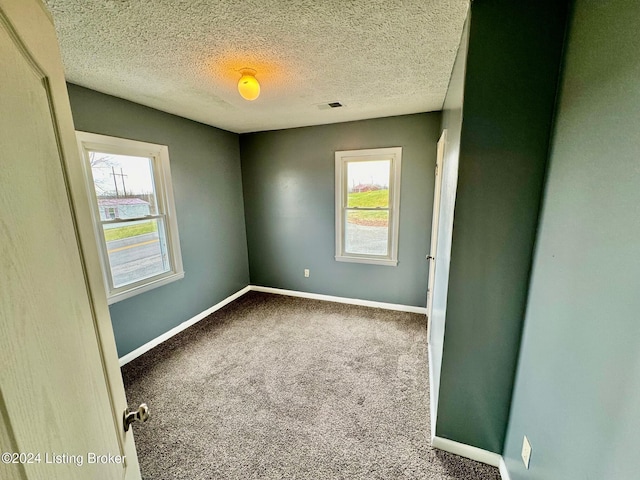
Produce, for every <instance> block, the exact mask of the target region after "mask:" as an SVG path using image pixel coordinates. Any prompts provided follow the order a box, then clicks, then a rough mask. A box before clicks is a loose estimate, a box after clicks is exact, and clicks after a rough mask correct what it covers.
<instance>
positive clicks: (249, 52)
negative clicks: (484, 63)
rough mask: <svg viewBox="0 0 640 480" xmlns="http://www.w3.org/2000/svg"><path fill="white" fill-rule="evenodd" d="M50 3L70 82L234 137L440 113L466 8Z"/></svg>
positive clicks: (378, 3) (358, 1) (366, 0)
mask: <svg viewBox="0 0 640 480" xmlns="http://www.w3.org/2000/svg"><path fill="white" fill-rule="evenodd" d="M45 3H46V5H47V6H48V7H49V9H50V11H51V13H52V15H53V18H54V21H55V24H56V29H57V31H58V37H59V39H60V45H61V50H62V57H63V61H64V65H65V71H66V76H67V80H68V81H70V82H72V83H76V84H78V85H82V86H85V87H88V88H92V89H94V90H98V91H101V92H104V93H108V94H111V95H115V96H117V97H122V98H126V99H128V100H132V101H135V102H138V103H141V104H143V105H148V106H150V107H154V108H157V109H159V110H163V111H166V112H170V113H174V114H177V115H180V116H183V117H187V118H190V119H193V120H197V121H199V122H202V123H206V124H209V125H213V126H216V127H220V128H223V129H225V130H230V131H233V132H238V133H243V132H253V131H259V130H274V129H279V128H290V127H298V126H305V125H317V124H324V123H334V122H343V121H348V120H359V119H363V118H375V117H385V116H391V115H401V114H407V113H416V112H427V111H434V110H440V109H441V108H442V103H443V101H444V96H445V93H446V89H447V85H448V82H449V76H450V74H451V69H452V66H453V62H454V60H455V55H456V51H457V47H458V42H459V40H460V35H461V32H462V25H463V23H464V19H465V17H466V13H467V10H468V4H469V2H468V0H290V1H286V0H146V1H144V0H130V1H129V0H99V1H98V0H90V1H88V0H45ZM243 67H250V68H253V69H255V70H257V74H256V78H257V79H258V80H259V81H260V84H261V89H262V92H261V95H260V97H259V98H258V99H257V100H255V101H253V102H247V101H246V100H243V99H242V98H241V97H240V95H239V94H238V91H237V87H236V86H237V82H238V79H239V78H240V73H239V70H240V69H242V68H243ZM334 101H338V102H341V103H343V104H344V105H345V106H344V107H342V108H334V109H320V108H319V107H318V105H320V104H326V103H328V102H334Z"/></svg>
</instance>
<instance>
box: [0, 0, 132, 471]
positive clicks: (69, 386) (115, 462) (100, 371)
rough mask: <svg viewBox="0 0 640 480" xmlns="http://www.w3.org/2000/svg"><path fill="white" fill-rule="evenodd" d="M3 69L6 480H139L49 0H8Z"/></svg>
mask: <svg viewBox="0 0 640 480" xmlns="http://www.w3.org/2000/svg"><path fill="white" fill-rule="evenodd" d="M0 66H1V67H0V453H2V452H4V453H5V455H3V457H2V462H0V478H2V479H5V478H6V479H14V478H15V479H23V478H26V479H89V478H90V479H123V478H125V479H136V478H140V471H139V466H138V460H137V457H136V454H135V446H134V444H133V436H132V433H131V430H129V432H128V433H125V432H124V429H123V425H122V423H123V418H122V417H123V412H124V409H125V405H126V399H125V395H124V388H123V385H122V379H121V377H120V373H119V369H118V359H117V354H116V350H115V342H114V339H113V331H112V330H111V322H110V318H109V311H108V308H107V303H106V295H105V292H104V288H103V285H102V279H101V275H100V270H99V263H98V257H97V251H96V247H95V244H94V243H93V238H92V229H91V228H92V227H91V223H90V213H89V211H88V205H86V202H84V203H83V202H82V201H78V202H77V203H75V204H74V202H73V199H74V198H78V199H82V198H83V196H82V194H83V193H84V192H83V191H82V189H83V188H84V184H83V179H82V172H81V164H80V160H79V156H78V152H77V149H76V142H75V133H74V128H73V122H72V119H71V111H70V107H69V100H68V97H67V92H66V85H65V82H64V75H63V70H62V64H61V60H60V53H59V51H58V46H57V40H56V36H55V31H54V28H53V23H52V20H51V18H50V16H49V14H48V12H47V11H46V9H45V7H44V6H43V5H42V4H41V3H40V2H39V0H0ZM7 453H9V454H11V453H13V455H12V456H11V457H8V456H7V455H6V454H7ZM19 454H22V456H19ZM7 460H9V461H10V463H6V462H7ZM14 460H15V461H16V463H11V462H12V461H14Z"/></svg>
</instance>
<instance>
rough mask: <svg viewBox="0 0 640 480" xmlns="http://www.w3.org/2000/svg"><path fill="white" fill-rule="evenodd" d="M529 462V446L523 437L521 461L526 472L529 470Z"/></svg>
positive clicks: (525, 437)
mask: <svg viewBox="0 0 640 480" xmlns="http://www.w3.org/2000/svg"><path fill="white" fill-rule="evenodd" d="M529 460H531V444H530V443H529V439H528V438H527V436H526V435H525V436H524V438H523V439H522V461H523V462H524V466H525V467H526V468H527V470H529Z"/></svg>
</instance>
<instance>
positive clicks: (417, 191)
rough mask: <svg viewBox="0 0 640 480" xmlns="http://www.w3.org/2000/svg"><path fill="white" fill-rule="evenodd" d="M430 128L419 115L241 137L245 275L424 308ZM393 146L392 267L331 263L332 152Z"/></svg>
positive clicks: (433, 121) (433, 118) (429, 116)
mask: <svg viewBox="0 0 640 480" xmlns="http://www.w3.org/2000/svg"><path fill="white" fill-rule="evenodd" d="M439 129H440V114H439V113H425V114H417V115H406V116H399V117H389V118H380V119H373V120H363V121H358V122H348V123H340V124H332V125H322V126H314V127H305V128H295V129H289V130H279V131H270V132H261V133H253V134H246V135H242V136H241V137H240V147H241V157H242V178H243V187H244V201H245V215H246V223H247V238H248V245H249V263H250V265H251V283H252V284H255V285H262V286H269V287H277V288H284V289H291V290H300V291H305V292H313V293H321V294H328V295H337V296H341V297H350V298H360V299H366V300H375V301H381V302H391V303H399V304H405V305H414V306H422V307H424V306H425V303H426V281H427V262H426V259H425V256H426V255H427V253H428V250H429V236H430V230H431V229H430V226H431V209H432V203H433V182H434V173H433V170H434V167H435V155H436V142H437V140H438V133H439ZM396 146H400V147H403V151H402V186H401V198H400V238H399V250H398V266H397V267H387V266H379V265H365V264H356V263H343V262H337V261H335V259H334V256H335V197H334V192H335V172H334V170H335V168H334V153H335V151H336V150H354V149H364V148H379V147H396ZM305 268H309V269H310V271H311V275H310V277H309V278H304V276H303V270H304V269H305Z"/></svg>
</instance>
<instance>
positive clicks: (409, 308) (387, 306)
mask: <svg viewBox="0 0 640 480" xmlns="http://www.w3.org/2000/svg"><path fill="white" fill-rule="evenodd" d="M250 288H251V290H253V291H255V292H264V293H275V294H276V295H287V296H289V297H302V298H311V299H313V300H323V301H325V302H335V303H347V304H349V305H361V306H363V307H373V308H382V309H384V310H396V311H399V312H411V313H421V314H423V315H426V314H427V309H426V307H414V306H413V305H400V304H397V303H385V302H374V301H373V300H361V299H359V298H347V297H334V296H333V295H323V294H321V293H309V292H299V291H297V290H283V289H282V288H272V287H261V286H258V285H251V286H250Z"/></svg>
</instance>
